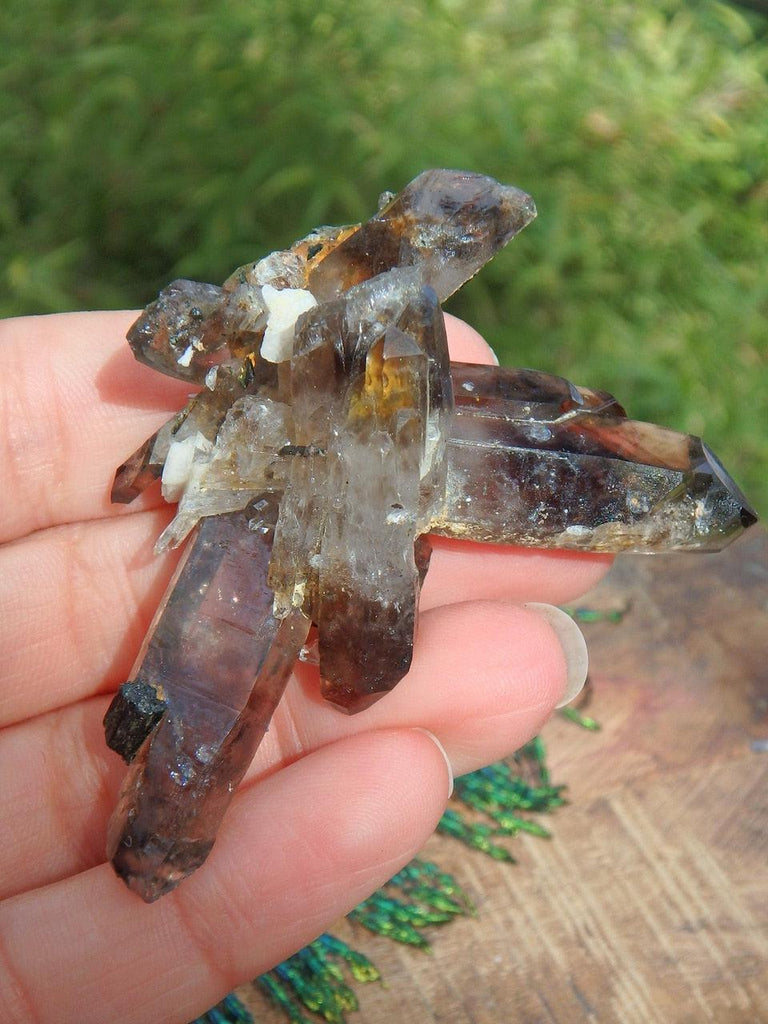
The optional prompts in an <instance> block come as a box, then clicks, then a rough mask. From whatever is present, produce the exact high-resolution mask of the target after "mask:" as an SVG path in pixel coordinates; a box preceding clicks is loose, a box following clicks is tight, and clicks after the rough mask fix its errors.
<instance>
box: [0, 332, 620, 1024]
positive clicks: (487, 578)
mask: <svg viewBox="0 0 768 1024" xmlns="http://www.w3.org/2000/svg"><path fill="white" fill-rule="evenodd" d="M132 319H133V314H131V313H85V314H69V315H62V316H52V317H35V318H28V319H23V320H9V321H6V322H4V323H2V324H0V356H1V357H2V367H3V384H2V387H1V388H0V431H2V438H3V443H2V446H1V447H0V495H1V497H0V650H2V660H1V661H0V727H1V728H0V823H2V830H1V831H0V897H2V898H3V900H4V902H3V904H2V905H1V906H0V1019H1V1020H2V1021H4V1022H7V1024H16V1022H24V1024H30V1022H36V1021H39V1022H56V1024H66V1022H69V1021H78V1022H88V1021H94V1022H96V1021H98V1022H99V1024H111V1022H119V1024H131V1022H134V1021H135V1022H137V1024H139V1022H140V1024H147V1022H150V1021H151V1022H170V1021H179V1022H184V1021H187V1020H189V1019H191V1018H193V1017H195V1016H197V1015H198V1014H199V1013H201V1012H203V1011H204V1010H205V1009H206V1008H207V1007H208V1006H210V1005H212V1004H213V1003H215V1002H216V1001H217V1000H219V999H220V998H221V997H222V996H223V995H224V994H225V993H226V992H227V991H229V990H230V989H231V988H233V987H234V986H235V985H237V984H239V983H241V982H243V981H245V980H247V979H248V978H251V977H253V976H255V975H256V974H259V973H261V972H262V971H264V970H266V969H268V968H269V967H271V966H273V965H274V964H275V963H276V962H278V961H280V960H281V959H283V958H284V957H286V956H287V955H289V954H290V953H292V952H294V951H295V950H297V949H298V948H300V947H301V946H303V945H304V944H305V943H306V942H308V941H309V940H311V939H312V938H314V937H315V936H316V935H317V934H318V933H320V932H321V931H323V930H324V929H325V928H326V927H327V926H328V924H329V923H330V922H331V921H333V920H334V919H335V918H337V917H338V916H339V915H341V914H343V913H345V912H346V911H348V910H349V909H351V908H352V907H353V906H354V905H356V904H357V903H358V902H360V901H361V900H362V899H363V898H365V897H366V896H367V895H369V894H370V893H371V892H372V891H373V890H374V889H376V888H377V887H378V886H380V885H381V884H382V883H383V882H384V881H386V879H387V878H389V877H390V876H391V875H392V874H393V873H394V872H395V871H397V870H398V869H399V867H400V866H401V865H403V864H404V863H405V862H407V861H408V860H409V859H410V858H411V857H412V856H413V855H414V854H415V853H416V852H417V851H418V849H419V848H420V846H421V845H422V844H423V843H424V842H425V840H426V839H427V837H428V836H429V834H430V833H431V831H432V830H433V829H434V827H435V824H436V822H437V820H438V818H439V816H440V814H441V813H442V810H443V808H444V806H445V802H446V798H447V795H448V788H449V772H448V768H447V766H446V764H445V760H444V758H443V756H442V754H441V750H440V748H439V747H438V745H437V744H436V743H435V742H434V739H433V736H434V737H437V738H438V740H439V742H440V744H441V745H442V747H443V748H444V751H445V752H446V754H447V757H448V759H449V761H450V764H451V767H452V770H453V772H454V773H456V774H459V773H463V772H467V771H471V770H473V769H475V768H477V767H479V766H480V765H482V764H485V763H488V762H490V761H492V760H494V759H496V758H498V757H500V756H502V755H505V754H507V753H509V752H511V751H512V750H513V749H515V748H516V747H518V746H520V745H521V744H522V743H523V742H525V741H526V740H527V739H528V738H530V736H531V735H533V734H534V733H535V732H536V731H537V730H538V728H539V727H540V726H541V724H542V722H543V721H544V720H545V719H546V718H547V717H548V716H549V714H550V713H551V710H552V708H553V707H554V705H555V704H556V702H557V701H558V700H559V699H560V698H561V696H562V694H563V689H564V686H565V680H566V677H567V675H568V665H567V663H566V657H565V655H564V653H563V648H562V646H561V644H560V643H559V642H558V639H557V635H556V631H555V630H553V628H552V626H551V625H550V624H549V621H548V619H547V618H546V617H545V616H543V615H542V614H541V613H540V610H539V609H536V608H528V607H524V606H523V602H549V603H555V604H556V603H560V602H563V601H566V600H570V599H572V598H574V597H575V596H577V595H578V594H580V593H582V592H583V591H584V590H586V589H587V588H588V587H590V586H591V585H592V584H593V583H595V582H596V581H597V579H598V578H599V577H600V576H601V575H602V573H603V572H604V571H605V568H606V567H607V565H608V563H609V559H607V558H605V557H598V556H594V557H592V556H574V555H567V554H562V553H554V552H552V553H539V552H523V551H520V550H515V549H504V548H493V547H481V546H479V545H471V544H461V543H457V542H450V541H445V540H441V539H439V538H436V539H435V551H434V555H433V558H432V564H431V569H430V573H429V576H428V578H427V582H426V584H425V586H424V590H423V594H422V601H421V608H422V611H423V613H424V614H423V615H422V617H421V621H420V629H419V637H418V642H417V644H416V650H415V656H414V661H413V667H412V669H411V671H410V673H409V674H408V676H407V677H406V678H405V679H404V680H403V682H402V683H401V684H400V686H398V687H397V689H396V690H395V691H394V692H393V693H392V694H391V695H389V696H387V697H386V698H385V699H384V700H382V701H380V702H379V703H378V704H376V705H375V706H374V707H373V708H371V709H369V710H368V711H366V712H363V713H362V714H360V715H358V716H354V717H351V718H347V717H345V716H343V715H340V714H339V713H338V712H336V711H335V710H333V709H332V708H331V707H329V706H327V705H326V704H325V703H324V702H323V701H322V700H321V699H320V697H319V693H318V686H317V679H316V678H314V675H315V672H316V670H314V669H312V668H310V667H309V666H303V665H302V666H298V668H297V671H296V673H295V675H294V677H293V678H292V679H291V681H290V683H289V685H288V690H287V692H286V695H285V697H284V699H283V701H282V703H281V705H280V707H279V708H278V711H277V712H276V714H275V716H274V718H273V721H272V726H271V728H270V731H269V732H268V734H267V737H266V739H265V740H264V742H263V743H262V746H261V748H260V750H259V752H258V754H257V756H256V759H255V761H254V763H253V765H252V767H251V769H250V771H249V773H248V775H247V777H246V780H245V782H244V784H243V786H242V787H241V790H240V791H239V793H238V795H237V797H236V799H235V801H234V802H233V805H232V808H231V811H230V813H229V814H228V816H227V818H226V819H225V821H224V824H223V827H222V829H221V832H220V834H219V838H218V840H217V842H216V845H215V847H214V849H213V852H212V853H211V856H210V857H209V859H208V861H207V862H206V864H205V866H204V868H203V869H202V870H201V871H199V872H198V873H197V874H196V875H195V876H194V877H192V878H191V879H189V880H188V881H186V882H184V884H183V885H182V886H181V887H180V888H179V889H178V890H177V891H175V892H173V893H172V894H171V895H169V896H167V897H165V898H163V899H162V900H160V901H159V902H158V903H156V904H153V905H151V906H147V905H145V904H144V903H142V902H141V900H139V899H138V898H137V897H136V896H135V895H133V894H131V893H130V892H129V891H128V890H127V889H126V888H125V886H124V885H123V884H122V883H121V882H120V881H119V880H118V879H117V878H116V877H115V875H114V873H113V872H112V869H111V868H110V866H109V865H108V864H107V863H106V862H105V855H104V844H105V833H106V824H107V819H108V816H109V814H110V813H111V809H112V807H113V805H114V803H115V800H116V796H117V791H118V788H119V784H120V780H121V777H122V775H123V772H124V765H123V764H122V762H121V761H120V759H119V758H118V757H117V756H116V755H115V754H113V753H112V752H110V751H109V750H108V749H107V748H106V746H105V743H104V739H103V732H102V726H101V720H102V717H103V715H104V711H105V710H106V708H107V706H108V704H109V700H110V695H111V694H112V693H113V692H114V691H115V689H116V688H117V687H118V686H119V685H120V684H121V683H122V682H123V681H124V680H125V679H126V678H127V677H128V675H129V672H130V669H131V665H132V662H133V659H134V657H135V655H136V652H137V650H138V648H139V645H140V643H141V639H142V637H143V635H144V633H145V631H146V629H147V626H148V623H149V620H150V618H151V615H152V613H153V611H154V609H155V607H156V606H157V604H158V602H159V601H160V598H161V596H162V593H163V590H164V588H165V586H166V584H167V581H168V579H169V577H170V575H171V573H172V571H173V568H174V565H175V562H176V560H177V558H178V553H170V554H166V555H163V556H161V557H155V556H154V555H153V553H152V547H153V544H154V541H155V539H156V537H157V536H158V534H159V533H160V531H161V530H162V529H163V527H164V526H165V525H166V523H167V522H168V521H169V519H170V513H171V510H170V509H169V508H167V507H165V506H163V505H162V502H161V499H160V496H159V490H157V489H152V492H151V493H149V494H145V495H144V496H142V498H141V499H140V500H139V501H138V502H136V503H135V504H134V505H132V506H130V507H129V508H125V507H120V506H113V505H110V504H109V498H108V494H109V486H110V482H111V478H112V475H113V472H114V468H115V467H116V466H117V465H118V464H119V463H120V462H121V461H122V460H123V459H124V458H125V457H126V456H127V455H128V454H129V453H130V452H131V451H133V450H134V449H135V448H136V447H137V446H138V445H139V444H140V443H141V442H142V441H143V440H144V438H146V437H147V436H148V435H149V434H150V433H151V432H152V431H153V430H155V429H156V428H157V426H159V425H160V424H161V423H162V422H163V421H164V420H165V419H166V418H167V417H168V416H169V415H170V414H171V413H172V412H174V411H175V410H176V409H178V408H179V407H180V406H181V405H182V404H183V402H184V400H185V396H186V394H187V391H188V388H187V386H186V385H184V384H181V383H179V382H178V381H174V380H171V379H170V378H163V377H161V376H160V375H159V374H156V373H154V372H152V371H150V370H148V369H146V368H144V367H142V366H139V365H138V364H136V363H135V362H134V361H133V359H132V357H131V354H130V351H129V349H128V346H127V345H126V344H125V342H124V336H125V331H126V329H127V327H128V326H129V324H130V323H131V321H132ZM449 340H450V342H451V351H452V356H453V358H454V359H463V360H465V361H470V362H489V361H491V358H492V356H491V354H490V350H489V349H488V347H487V346H486V345H485V343H484V342H483V341H482V339H480V338H479V336H478V335H476V334H475V333H474V331H472V330H471V329H470V328H468V327H467V326H466V325H464V324H461V323H460V322H458V321H455V320H451V321H450V323H449ZM571 674H572V673H571ZM430 734H432V735H430Z"/></svg>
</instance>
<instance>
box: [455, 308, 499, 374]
mask: <svg viewBox="0 0 768 1024" xmlns="http://www.w3.org/2000/svg"><path fill="white" fill-rule="evenodd" d="M445 328H446V331H447V332H448V348H449V350H450V353H451V359H453V360H455V361H456V362H460V363H490V364H495V365H496V366H498V365H499V360H498V358H497V356H496V353H495V352H494V351H493V349H492V348H491V346H490V345H489V344H488V342H487V341H486V340H485V338H484V337H483V336H482V335H481V334H479V333H478V332H477V331H476V330H475V329H474V327H470V326H469V324H467V323H465V322H464V321H463V320H459V318H458V317H456V316H452V315H451V314H450V313H446V314H445Z"/></svg>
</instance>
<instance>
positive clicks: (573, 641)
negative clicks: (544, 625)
mask: <svg viewBox="0 0 768 1024" xmlns="http://www.w3.org/2000/svg"><path fill="white" fill-rule="evenodd" d="M525 607H526V608H533V610H534V611H537V612H538V613H539V615H541V616H542V617H543V618H544V619H546V620H547V622H548V623H549V625H550V626H551V627H552V629H553V630H554V631H555V633H556V634H557V639H558V640H559V641H560V646H561V647H562V649H563V654H564V655H565V663H566V666H567V669H568V676H567V678H566V682H565V693H564V694H563V696H562V698H561V699H560V702H559V703H558V705H557V707H559V708H562V707H564V706H565V705H566V704H568V703H570V701H572V700H573V698H574V697H576V696H577V695H578V694H579V693H581V691H582V690H583V689H584V684H585V683H586V681H587V670H588V669H589V655H588V654H587V642H586V640H585V639H584V637H583V635H582V632H581V630H580V629H579V627H578V626H577V625H576V623H575V622H574V621H573V619H572V618H571V616H570V615H568V614H567V612H564V611H563V610H562V608H556V607H555V606H554V605H553V604H538V603H537V602H530V603H529V604H526V606H525Z"/></svg>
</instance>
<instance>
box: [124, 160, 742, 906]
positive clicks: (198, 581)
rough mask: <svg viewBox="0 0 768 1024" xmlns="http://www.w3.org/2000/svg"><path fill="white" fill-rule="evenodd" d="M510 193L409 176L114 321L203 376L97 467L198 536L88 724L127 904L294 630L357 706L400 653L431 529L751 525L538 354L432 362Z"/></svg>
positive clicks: (685, 529)
mask: <svg viewBox="0 0 768 1024" xmlns="http://www.w3.org/2000/svg"><path fill="white" fill-rule="evenodd" d="M535 213H536V210H535V207H534V204H533V200H532V199H531V198H530V196H528V195H526V194H525V193H524V192H521V191H520V190H519V189H516V188H512V187H509V186H506V185H501V184H499V183H498V182H496V181H494V180H493V179H492V178H488V177H485V176H484V175H481V174H472V173H468V172H463V171H450V170H432V171H425V172H424V173H423V174H420V175H419V176H418V177H417V178H415V179H414V180H413V181H412V182H411V183H410V184H409V185H407V186H406V187H405V188H404V189H403V191H402V192H401V193H399V195H396V196H391V195H387V196H386V197H384V199H383V201H382V203H381V204H380V207H379V210H378V212H377V213H375V214H374V216H373V217H372V218H371V219H370V220H369V221H367V222H366V223H365V224H362V225H353V226H351V227H344V228H328V227H324V228H318V229H316V230H315V231H313V232H311V233H310V234H309V235H308V236H307V237H306V238H303V239H301V240H300V241H298V242H296V243H295V244H294V245H293V246H291V247H290V248H289V249H286V250H284V251H282V252H273V253H270V254H269V255H267V256H265V257H264V258H263V259H260V260H258V261H256V262H254V263H249V264H246V265H245V266H243V267H240V268H239V269H238V270H236V271H235V272H234V273H233V274H232V275H231V276H230V277H229V278H228V279H227V281H225V282H224V285H223V286H222V287H221V288H218V287H215V286H213V285H206V284H198V283H195V282H192V281H176V282H174V283H173V284H171V285H169V286H168V287H167V288H166V289H165V290H164V291H163V292H161V294H160V296H159V297H158V299H157V300H156V301H155V302H154V303H152V304H151V305H150V306H149V307H148V308H147V310H146V311H145V312H144V313H143V314H142V315H141V316H140V317H139V319H138V320H137V321H136V323H135V324H134V326H133V327H132V328H131V330H130V332H129V340H130V343H131V347H132V348H133V350H134V353H135V355H136V358H137V359H139V360H140V361H142V362H144V363H147V364H148V365H150V366H152V367H154V368H156V369H158V370H160V371H161V372H163V373H167V374H171V375H173V376H175V377H179V378H181V379H183V380H187V381H190V382H192V383H194V384H197V385H199V386H200V388H201V391H200V393H199V394H198V395H196V396H194V397H193V398H192V399H191V400H190V402H189V403H188V405H187V406H186V408H185V409H183V410H182V411H181V413H179V415H178V416H176V417H174V418H173V419H171V420H169V421H168V423H166V424H165V425H164V426H163V427H161V428H160V430H159V431H158V432H157V433H156V434H155V435H153V437H151V438H150V439H149V440H148V441H147V442H146V443H145V444H144V445H143V446H142V447H141V448H140V449H139V450H138V451H137V452H136V453H135V454H134V455H133V456H131V457H130V458H129V459H128V460H127V461H126V462H125V463H124V464H123V465H122V466H121V467H120V469H119V470H118V472H117V476H116V478H115V484H114V487H113V491H112V497H113V500H115V501H122V502H129V501H131V500H133V498H134V497H136V495H138V494H139V493H140V492H141V491H142V490H143V489H144V488H145V487H147V486H148V485H149V484H150V483H151V482H152V481H153V480H155V479H157V478H158V477H162V492H163V496H164V497H165V498H166V500H168V501H178V509H177V513H176V516H175V518H174V520H173V521H172V523H171V524H170V525H169V526H168V527H167V529H166V530H165V531H164V532H163V534H162V535H161V537H160V539H159V541H158V545H157V547H158V549H159V550H162V549H164V548H166V547H170V546H175V545H177V544H180V543H181V542H182V541H183V540H184V538H185V537H186V536H187V535H188V534H189V533H190V532H191V531H192V530H193V529H194V528H195V527H197V532H196V533H195V534H194V539H193V540H192V541H191V542H190V546H189V549H188V552H187V554H186V557H185V559H184V560H183V562H182V565H181V568H180V569H179V571H178V575H177V578H176V580H175V581H174V583H173V585H172V586H171V587H170V588H169V591H168V594H167V595H166V598H165V599H164V603H163V606H162V608H161V610H160V611H159V612H158V614H157V616H156V618H155V620H154V622H153V623H152V626H151V628H150V631H149V635H148V637H147V640H146V641H145V644H144V647H143V649H142V652H141V654H140V655H139V658H138V660H137V662H136V668H135V670H134V673H133V675H132V678H131V679H130V680H129V681H128V682H127V683H126V684H124V686H123V687H122V688H121V690H120V692H119V693H118V695H117V696H116V697H115V699H114V701H113V702H112V706H111V707H110V709H109V711H108V713H107V716H106V718H105V728H106V733H107V741H108V743H109V745H110V746H111V747H112V748H113V749H115V750H116V751H117V752H118V753H120V754H121V755H122V756H123V757H124V758H125V759H126V760H127V761H129V762H130V768H129V771H128V775H127V778H126V781H125V784H124V786H123V789H122V792H121V796H120V802H119V804H118V807H117V809H116V811H115V814H114V816H113V818H112V822H111V825H110V833H109V853H110V857H111V858H112V860H113V863H114V866H115V870H116V871H117V873H118V874H119V875H120V876H121V877H122V878H123V879H125V881H126V882H127V884H128V885H129V886H130V887H131V888H132V889H134V890H135V891H136V892H138V893H139V894H140V895H141V896H142V897H143V898H144V899H146V900H153V899H156V898H157V897H158V896H160V895H162V894H163V893H164V892H168V891H169V890H170V889H172V888H173V887H174V886H175V885H177V884H178V882H179V881H180V880H181V879H183V878H184V877H186V875H188V874H189V873H190V872H191V871H194V870H195V868H197V867H198V866H199V865H200V864H201V863H202V862H203V860H204V859H205V857H206V856H207V854H208V851H209V850H210V848H211V846H212V844H213V841H214V838H215V835H216V830H217V828H218V826H219V823H220V821H221V818H222V816H223V814H224V812H225V810H226V807H227V806H228V804H229V802H230V800H231V798H232V793H233V791H234V789H235V787H236V786H237V784H238V783H239V781H240V780H241V779H242V777H243V775H244V773H245V771H246V769H247V767H248V764H249V762H250V760H251V758H252V757H253V753H254V751H255V749H256V747H257V746H258V743H259V741H260V739H261V737H262V735H263V733H264V730H265V729H266V727H267V723H268V722H269V719H270V716H271V714H272V712H273V710H274V708H275V705H276V704H277V702H278V701H279V699H280V695H281V693H282V691H283V687H284V685H285V682H286V680H287V678H288V675H289V673H290V671H291V667H292V665H293V663H294V660H295V659H296V657H297V656H298V654H299V651H300V650H301V648H302V645H303V643H304V641H305V638H306V636H307V632H308V629H309V627H310V624H312V623H314V625H315V626H316V627H317V637H318V640H317V649H318V661H319V673H320V679H321V687H322V693H323V695H324V696H325V697H326V699H327V700H329V701H330V702H332V703H333V704H335V705H336V706H337V707H339V708H340V709H341V710H343V711H348V712H354V711H359V710H361V709H363V708H365V707H367V706H368V705H369V704H371V703H372V702H373V701H374V700H376V699H377V698H378V697H380V696H381V695H382V694H383V693H385V692H386V691H388V690H390V689H391V688H392V687H393V686H394V685H395V684H396V683H397V682H398V681H399V680H400V679H401V678H402V677H403V675H405V673H406V672H407V671H408V669H409V666H410V664H411V657H412V654H413V644H414V637H415V635H416V626H417V617H418V600H419V590H420V587H421V584H422V583H423V581H424V577H425V574H426V571H427V568H428V564H429V554H430V542H429V538H428V536H427V534H429V533H430V532H435V533H441V534H444V535H446V536H451V537H461V538H469V539H473V540H476V541H486V542H491V543H497V544H498V543H505V544H524V545H531V546H535V547H559V548H572V549H578V550H587V551H624V550H631V551H668V550H697V551H701V550H704V551H706V550H716V549H718V548H719V547H722V546H723V545H724V544H726V543H728V542H729V541H730V540H732V539H733V538H734V537H735V536H737V535H738V534H739V533H740V532H741V531H742V530H743V529H745V528H746V527H748V526H749V525H750V524H751V523H753V522H754V521H755V518H756V517H755V514H754V512H753V511H752V509H750V507H749V505H748V504H747V502H746V500H745V499H744V497H743V495H741V493H740V492H739V491H738V489H737V488H736V486H735V484H734V483H733V481H732V480H731V479H730V477H728V475H727V473H725V471H724V470H723V468H722V466H720V464H719V462H718V461H717V459H716V458H715V457H714V456H713V455H712V453H711V452H710V451H709V449H708V448H706V446H705V445H703V444H702V442H701V441H700V440H699V439H698V438H695V437H688V436H686V435H684V434H678V433H675V432H674V431H671V430H665V429H664V428H663V427H655V426H652V425H650V424H647V423H638V422H634V421H632V420H629V419H627V417H626V414H625V412H624V410H623V409H622V407H621V406H620V405H619V404H618V403H617V401H616V400H615V399H614V398H613V396H612V395H609V394H607V393H606V392H603V391H596V390H592V389H590V388H584V387H576V386H575V385H573V384H571V383H570V382H569V381H567V380H564V379H563V378H562V377H555V376H552V375H550V374H546V373H541V372H539V371H537V370H508V369H500V368H499V367H495V366H472V365H464V364H460V363H453V364H452V363H451V362H450V361H449V356H448V345H447V340H446V334H445V323H444V319H443V314H442V310H441V308H440V302H441V301H442V300H444V299H445V298H447V297H448V296H449V295H450V294H452V293H453V292H454V291H455V290H456V289H457V288H459V287H460V286H461V285H462V284H463V283H464V282H465V281H467V280H468V279H469V278H470V277H472V276H473V275H474V274H475V273H477V271H478V270H479V269H480V268H481V267H482V266H483V264H484V263H486V262H487V261H488V260H489V259H491V257H492V256H494V254H495V253H496V252H497V251H498V250H499V249H500V248H502V246H504V245H506V243H507V242H508V241H509V240H510V239H511V238H513V237H514V236H515V235H516V234H517V233H518V232H519V231H521V230H522V229H523V228H524V227H525V226H526V225H527V224H529V223H530V222H531V220H532V219H533V218H534V216H535Z"/></svg>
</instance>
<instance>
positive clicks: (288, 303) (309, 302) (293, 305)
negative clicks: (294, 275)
mask: <svg viewBox="0 0 768 1024" xmlns="http://www.w3.org/2000/svg"><path fill="white" fill-rule="evenodd" d="M261 295H262V298H263V299H264V305H265V306H266V307H267V313H268V314H269V319H268V320H267V329H266V331H265V332H264V340H263V341H262V343H261V358H262V359H266V361H267V362H268V363H282V362H283V360H284V359H290V358H291V356H292V355H293V332H294V328H295V326H296V321H297V320H298V319H299V317H300V316H301V314H302V313H306V312H307V310H308V309H312V307H313V306H316V305H317V299H316V298H315V297H314V295H313V294H312V292H309V291H307V290H306V289H305V288H273V287H272V285H271V284H265V285H263V286H262V289H261Z"/></svg>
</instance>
